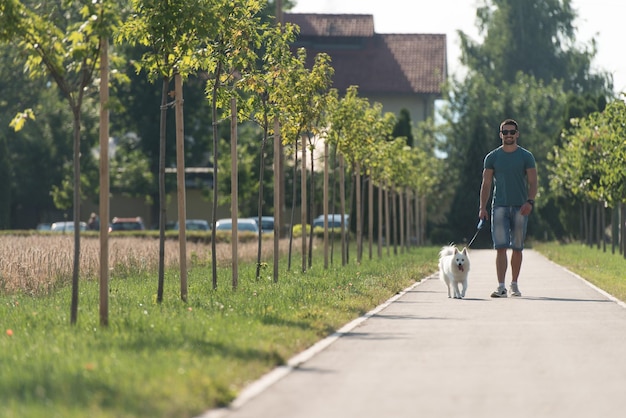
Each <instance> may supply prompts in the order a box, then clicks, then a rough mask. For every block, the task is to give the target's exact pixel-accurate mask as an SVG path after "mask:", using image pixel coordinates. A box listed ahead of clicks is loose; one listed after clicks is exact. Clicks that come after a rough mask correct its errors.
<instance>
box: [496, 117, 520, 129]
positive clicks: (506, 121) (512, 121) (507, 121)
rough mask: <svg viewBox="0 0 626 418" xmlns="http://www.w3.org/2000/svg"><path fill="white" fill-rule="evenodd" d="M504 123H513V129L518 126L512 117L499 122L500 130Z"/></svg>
mask: <svg viewBox="0 0 626 418" xmlns="http://www.w3.org/2000/svg"><path fill="white" fill-rule="evenodd" d="M504 125H513V126H515V129H519V127H518V126H517V122H515V121H514V120H513V119H505V120H504V122H502V123H501V124H500V130H502V127H503V126H504Z"/></svg>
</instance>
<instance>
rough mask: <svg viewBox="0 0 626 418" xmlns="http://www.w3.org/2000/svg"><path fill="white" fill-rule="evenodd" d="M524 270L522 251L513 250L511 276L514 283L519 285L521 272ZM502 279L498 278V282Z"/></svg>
mask: <svg viewBox="0 0 626 418" xmlns="http://www.w3.org/2000/svg"><path fill="white" fill-rule="evenodd" d="M521 268H522V252H521V251H520V250H513V254H511V274H512V276H513V283H517V278H518V277H519V272H520V270H521ZM499 279H500V277H498V280H499Z"/></svg>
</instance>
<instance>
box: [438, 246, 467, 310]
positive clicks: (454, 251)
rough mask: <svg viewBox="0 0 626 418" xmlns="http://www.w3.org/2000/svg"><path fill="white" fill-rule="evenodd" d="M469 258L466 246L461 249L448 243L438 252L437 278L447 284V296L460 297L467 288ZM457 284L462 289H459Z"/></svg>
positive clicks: (462, 296) (463, 295)
mask: <svg viewBox="0 0 626 418" xmlns="http://www.w3.org/2000/svg"><path fill="white" fill-rule="evenodd" d="M469 270H470V259H469V255H468V253H467V247H466V248H463V251H459V249H458V248H457V247H456V246H454V245H448V246H445V247H443V248H442V249H441V251H440V252H439V278H440V279H441V280H442V281H443V282H444V283H445V284H446V286H448V297H449V298H451V297H454V298H455V299H462V298H464V297H465V291H466V290H467V275H468V273H469ZM459 284H460V285H461V286H462V289H461V290H460V291H459Z"/></svg>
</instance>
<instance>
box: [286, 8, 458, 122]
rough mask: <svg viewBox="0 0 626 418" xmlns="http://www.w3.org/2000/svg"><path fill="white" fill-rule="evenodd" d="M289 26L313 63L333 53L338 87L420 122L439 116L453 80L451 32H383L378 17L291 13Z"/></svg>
mask: <svg viewBox="0 0 626 418" xmlns="http://www.w3.org/2000/svg"><path fill="white" fill-rule="evenodd" d="M284 20H285V22H289V23H293V24H296V25H298V26H299V27H300V35H299V37H298V39H297V41H296V42H295V44H294V49H297V48H300V47H304V48H305V49H306V50H307V59H308V60H310V63H311V65H312V63H313V60H314V58H315V55H317V54H318V53H320V52H325V53H327V54H328V55H330V57H331V59H332V61H331V65H332V67H333V68H334V69H335V75H334V77H333V87H334V88H336V89H338V90H339V92H340V93H343V92H345V90H346V89H347V88H348V87H349V86H351V85H357V86H359V95H360V96H361V97H367V98H368V99H369V100H370V102H371V103H373V102H379V103H381V104H382V105H383V111H385V112H393V113H395V114H398V113H399V112H400V110H401V109H403V108H404V109H407V110H408V111H409V114H410V116H411V120H412V121H413V122H414V123H415V122H418V121H421V120H424V119H426V118H428V117H432V116H433V115H434V103H435V100H437V99H439V98H441V95H442V90H441V87H442V84H443V83H444V82H445V80H446V78H447V59H446V56H447V55H446V54H447V53H446V35H445V34H379V33H376V32H375V31H374V17H373V16H372V15H358V14H304V13H303V14H295V13H285V14H284Z"/></svg>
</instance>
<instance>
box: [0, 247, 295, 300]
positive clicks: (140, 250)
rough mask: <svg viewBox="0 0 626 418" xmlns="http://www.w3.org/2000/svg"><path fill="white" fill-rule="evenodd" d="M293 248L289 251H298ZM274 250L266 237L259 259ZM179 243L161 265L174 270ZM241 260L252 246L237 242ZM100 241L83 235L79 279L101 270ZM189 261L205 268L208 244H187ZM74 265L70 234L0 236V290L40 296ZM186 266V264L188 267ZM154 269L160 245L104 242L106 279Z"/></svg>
mask: <svg viewBox="0 0 626 418" xmlns="http://www.w3.org/2000/svg"><path fill="white" fill-rule="evenodd" d="M296 247H297V245H294V253H295V252H297V249H296ZM287 248H288V241H287V240H281V243H280V252H281V253H285V252H286V251H287ZM273 249H274V242H273V240H271V239H264V241H263V245H262V250H263V252H262V258H263V260H270V259H271V257H272V253H273ZM216 251H217V260H218V263H219V264H220V265H230V263H231V261H232V257H231V254H232V253H231V245H230V243H219V244H217V249H216ZM179 252H180V250H179V245H178V240H172V239H170V240H166V242H165V265H166V268H167V267H177V266H178V260H179ZM238 254H239V260H240V261H250V262H254V261H255V260H256V256H257V243H256V241H255V242H245V243H241V244H239V249H238ZM99 258H100V240H99V238H98V237H82V238H81V252H80V277H81V279H84V280H96V279H97V278H98V277H99V271H100V262H99ZM187 258H188V260H189V261H188V262H189V263H193V264H200V265H203V264H204V265H208V264H210V262H211V245H210V244H203V243H202V244H201V243H193V242H188V243H187ZM73 263H74V239H73V235H72V236H70V235H63V236H58V235H33V236H6V235H5V236H2V237H0V292H2V293H15V292H24V293H28V294H33V295H39V294H45V293H48V292H50V291H51V290H53V289H54V288H55V287H57V286H59V285H62V284H65V283H69V282H71V279H72V266H73ZM190 266H191V264H190ZM158 267H159V241H158V239H153V238H136V237H111V238H110V240H109V268H110V275H111V277H115V276H123V275H124V274H128V273H131V274H132V273H140V272H156V271H158Z"/></svg>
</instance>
